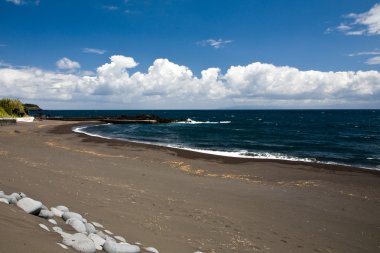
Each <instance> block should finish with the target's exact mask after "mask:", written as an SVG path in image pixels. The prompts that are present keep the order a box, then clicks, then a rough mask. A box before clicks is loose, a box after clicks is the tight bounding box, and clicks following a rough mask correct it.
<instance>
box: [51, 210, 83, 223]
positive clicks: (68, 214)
mask: <svg viewBox="0 0 380 253" xmlns="http://www.w3.org/2000/svg"><path fill="white" fill-rule="evenodd" d="M57 209H58V208H57ZM58 210H59V209H58ZM71 218H76V219H78V220H80V221H82V215H80V214H79V213H74V212H63V214H62V219H63V220H64V221H67V220H68V219H71Z"/></svg>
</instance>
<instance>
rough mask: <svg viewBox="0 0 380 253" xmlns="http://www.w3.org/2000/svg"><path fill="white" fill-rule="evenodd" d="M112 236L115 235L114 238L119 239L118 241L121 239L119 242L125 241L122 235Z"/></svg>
mask: <svg viewBox="0 0 380 253" xmlns="http://www.w3.org/2000/svg"><path fill="white" fill-rule="evenodd" d="M114 237H115V239H117V240H119V241H121V242H127V241H126V240H125V238H124V237H122V236H120V235H117V236H114Z"/></svg>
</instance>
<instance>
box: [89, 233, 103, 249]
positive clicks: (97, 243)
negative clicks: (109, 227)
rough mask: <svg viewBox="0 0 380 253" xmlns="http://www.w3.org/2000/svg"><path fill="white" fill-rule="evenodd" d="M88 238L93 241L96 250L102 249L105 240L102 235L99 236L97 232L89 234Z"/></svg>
mask: <svg viewBox="0 0 380 253" xmlns="http://www.w3.org/2000/svg"><path fill="white" fill-rule="evenodd" d="M88 238H90V239H91V240H92V241H93V242H94V244H95V248H96V249H97V250H103V245H104V243H105V242H106V240H104V239H103V238H102V237H100V236H99V235H97V234H89V235H88Z"/></svg>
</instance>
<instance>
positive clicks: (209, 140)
mask: <svg viewBox="0 0 380 253" xmlns="http://www.w3.org/2000/svg"><path fill="white" fill-rule="evenodd" d="M44 114H47V115H50V116H62V117H96V116H116V115H138V114H155V115H159V116H161V117H165V118H173V119H182V120H183V121H182V122H179V123H169V124H152V125H149V124H122V125H120V124H117V125H116V124H99V125H94V126H82V127H78V128H76V129H74V131H77V132H82V133H86V134H89V135H94V136H101V137H105V138H114V139H122V140H128V141H134V142H142V143H150V144H155V145H161V146H169V147H174V148H180V149H188V150H193V151H197V152H203V153H210V154H218V155H223V156H231V157H244V158H264V159H281V160H294V161H306V162H318V163H329V164H343V165H349V166H355V167H362V168H367V169H375V170H380V110H166V111H164V110H155V111H148V110H145V111H119V110H113V111H86V110H81V111H44ZM84 125H85V123H84Z"/></svg>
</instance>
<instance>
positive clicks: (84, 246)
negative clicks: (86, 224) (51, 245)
mask: <svg viewBox="0 0 380 253" xmlns="http://www.w3.org/2000/svg"><path fill="white" fill-rule="evenodd" d="M62 243H63V244H65V245H67V246H71V247H73V248H74V249H75V250H77V251H79V252H84V253H94V252H95V251H96V248H95V244H94V242H93V241H92V240H91V239H90V238H88V237H87V236H85V235H84V234H81V233H76V234H73V235H66V236H65V237H63V240H62Z"/></svg>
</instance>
